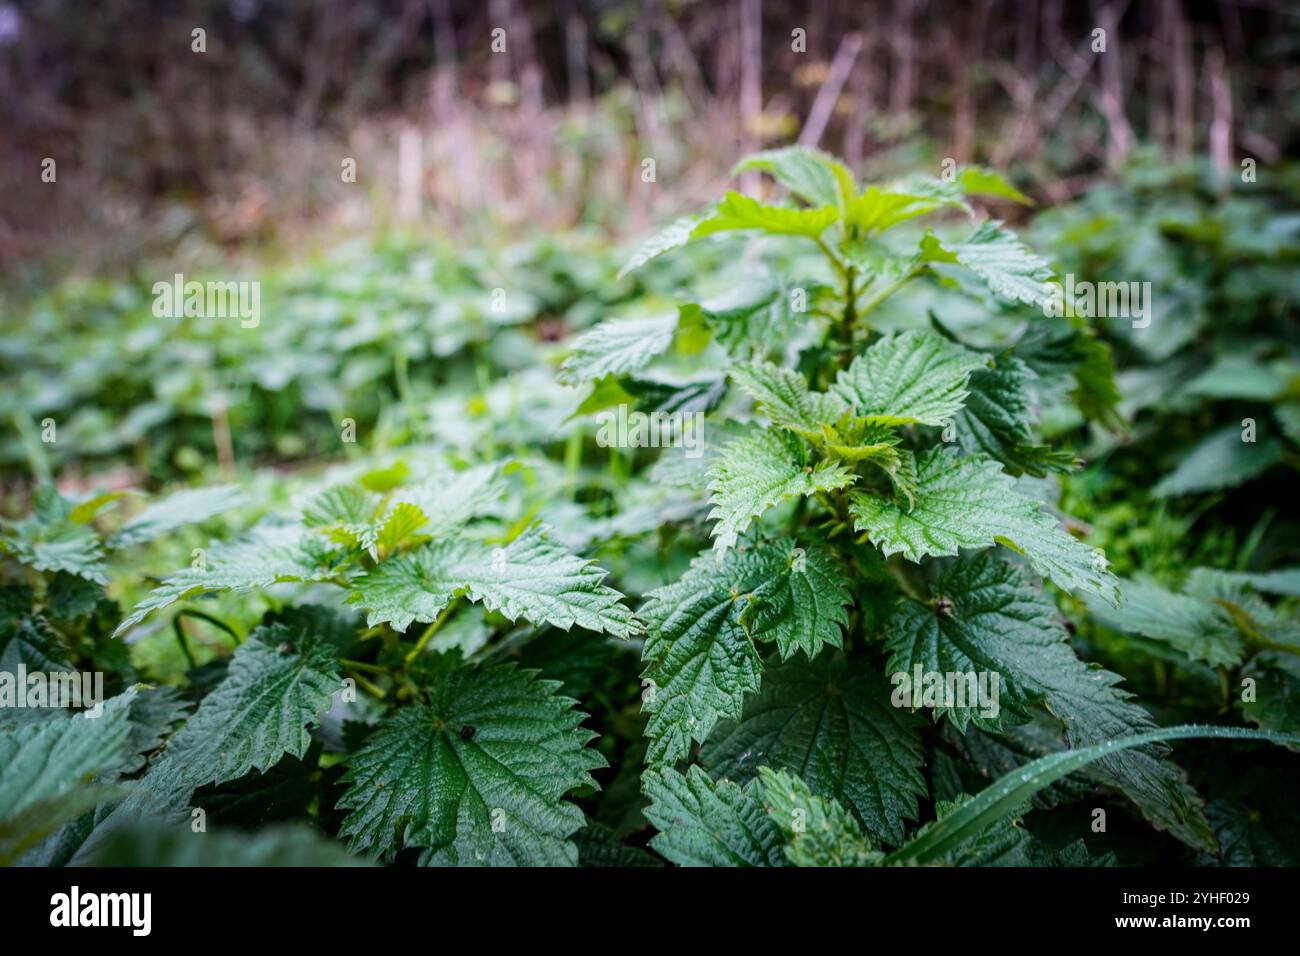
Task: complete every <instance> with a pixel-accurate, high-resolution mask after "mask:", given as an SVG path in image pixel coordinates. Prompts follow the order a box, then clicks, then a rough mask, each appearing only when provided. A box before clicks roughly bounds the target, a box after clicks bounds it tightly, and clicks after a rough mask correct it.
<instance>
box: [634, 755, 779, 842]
mask: <svg viewBox="0 0 1300 956" xmlns="http://www.w3.org/2000/svg"><path fill="white" fill-rule="evenodd" d="M642 782H643V785H644V787H645V792H646V795H647V796H648V797H649V798H650V805H649V806H648V807H646V810H645V815H646V819H647V820H649V821H650V822H651V823H652V824H654V826H655V828H656V829H657V830H658V831H659V832H658V833H657V834H655V836H654V838H653V839H652V840H651V841H650V845H651V846H652V847H653V848H654V849H655V850H657V851H658V852H660V853H662V854H663V855H664V856H665V857H667V858H668V860H669V861H671V862H673V863H676V864H677V865H678V866H784V865H785V854H784V850H783V846H782V843H783V841H782V839H781V831H780V830H779V829H778V828H777V825H776V823H775V822H774V821H773V820H772V819H771V818H770V817H769V816H768V815H767V813H766V812H765V811H764V809H763V799H762V792H761V789H760V785H759V783H758V782H757V781H754V782H752V783H750V784H749V785H748V786H746V787H739V786H737V785H736V784H734V783H732V782H731V781H730V780H721V781H719V782H718V783H714V782H713V781H712V780H711V779H709V776H708V774H706V773H705V772H704V771H703V770H701V769H700V768H699V767H691V768H690V769H689V770H688V771H687V772H686V775H685V776H683V775H682V774H680V773H678V772H677V771H676V770H673V769H672V768H670V767H664V768H663V769H660V770H648V771H646V773H645V775H644V777H642Z"/></svg>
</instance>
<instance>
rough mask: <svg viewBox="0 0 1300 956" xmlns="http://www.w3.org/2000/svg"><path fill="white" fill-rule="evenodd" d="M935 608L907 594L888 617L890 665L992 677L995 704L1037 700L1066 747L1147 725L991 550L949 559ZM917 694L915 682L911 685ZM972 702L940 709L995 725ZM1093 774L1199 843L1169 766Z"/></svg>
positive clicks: (1024, 710) (1195, 819) (1136, 763)
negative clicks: (1055, 723) (1079, 655)
mask: <svg viewBox="0 0 1300 956" xmlns="http://www.w3.org/2000/svg"><path fill="white" fill-rule="evenodd" d="M932 593H934V595H935V604H934V606H927V605H922V604H920V603H919V602H917V601H914V600H911V599H907V600H904V601H903V602H902V603H901V604H900V605H899V606H898V609H897V611H896V612H895V615H894V617H893V618H892V619H891V620H890V623H889V625H888V628H887V635H888V636H887V638H886V645H887V647H888V648H889V651H890V659H889V665H888V666H889V668H890V670H891V671H893V672H895V673H900V672H901V673H910V672H913V671H914V669H915V668H916V667H917V666H918V665H920V667H921V669H922V671H923V672H925V671H928V672H931V673H936V674H941V675H943V674H948V673H955V674H958V675H964V674H968V673H976V674H978V672H980V671H985V672H989V673H997V674H998V675H999V686H1000V691H999V708H1000V709H1001V708H1005V709H1006V710H1008V711H1010V713H1011V714H1013V715H1017V716H1019V717H1021V718H1027V717H1028V716H1030V714H1029V710H1028V708H1029V707H1030V706H1031V705H1032V704H1036V703H1040V702H1041V703H1042V704H1044V705H1045V706H1046V707H1047V709H1048V711H1050V712H1051V713H1052V715H1053V716H1055V717H1056V718H1057V719H1058V720H1060V721H1061V722H1062V725H1063V728H1064V733H1065V738H1066V740H1067V741H1068V743H1069V745H1070V746H1071V747H1075V748H1077V747H1085V746H1089V745H1091V744H1096V743H1101V742H1103V741H1107V740H1113V739H1116V738H1119V737H1123V736H1126V735H1128V734H1131V733H1133V732H1138V731H1144V730H1146V729H1147V728H1149V727H1150V726H1151V718H1150V716H1149V715H1148V714H1147V712H1146V711H1145V710H1143V709H1142V708H1141V707H1139V706H1137V705H1136V704H1134V703H1132V702H1131V701H1130V700H1129V698H1130V696H1131V695H1130V694H1128V693H1127V692H1126V691H1123V690H1121V689H1119V688H1118V687H1117V686H1116V685H1117V684H1118V683H1119V681H1120V678H1119V676H1117V675H1115V674H1112V673H1110V672H1109V671H1106V670H1103V669H1101V668H1099V667H1095V666H1090V665H1088V664H1086V663H1084V662H1083V661H1080V660H1079V659H1078V658H1077V657H1075V655H1074V652H1073V650H1072V649H1071V648H1070V645H1069V643H1068V640H1069V638H1068V635H1067V633H1066V630H1065V627H1064V626H1063V625H1062V623H1061V621H1060V619H1059V617H1058V614H1057V611H1056V608H1055V606H1054V605H1053V603H1052V602H1051V600H1050V599H1048V598H1047V597H1046V596H1045V595H1044V594H1043V593H1042V592H1041V591H1039V590H1037V589H1035V588H1034V587H1032V586H1031V585H1030V584H1029V583H1028V582H1027V581H1026V580H1025V578H1024V576H1023V573H1022V572H1021V571H1020V570H1019V569H1017V568H1016V567H1014V566H1013V565H1010V564H1008V563H1006V562H1003V561H999V560H997V559H995V558H993V557H992V556H991V555H987V554H985V555H979V556H976V557H974V558H971V559H967V560H964V561H960V562H955V563H953V564H951V565H950V566H949V567H948V568H946V569H944V570H943V571H941V572H940V573H939V574H938V575H937V576H936V578H935V581H934V584H933V587H932ZM912 693H913V695H914V697H913V699H914V700H915V694H916V693H917V691H916V688H912ZM978 710H979V708H978V707H975V706H970V705H969V703H968V704H967V705H966V706H963V707H956V706H944V707H940V708H936V711H935V716H936V718H937V717H938V716H939V715H940V714H941V713H945V712H946V713H947V714H948V715H949V718H950V719H951V720H952V721H953V722H954V724H955V725H956V726H957V727H958V728H964V727H965V726H966V722H967V721H968V720H970V721H973V722H974V723H975V724H976V725H978V726H980V727H984V728H989V729H991V728H995V727H997V726H999V724H1000V720H999V719H998V718H1000V717H1001V714H1000V713H999V714H998V715H995V717H993V718H989V717H986V716H981V715H980V714H979V713H978ZM1098 770H1099V773H1100V775H1101V776H1102V777H1103V779H1105V780H1106V782H1108V783H1110V784H1111V785H1113V786H1116V787H1118V788H1119V789H1120V790H1122V791H1123V792H1124V793H1125V794H1126V795H1127V796H1128V797H1129V798H1130V799H1131V800H1133V802H1134V803H1136V804H1137V805H1138V806H1139V808H1141V810H1142V812H1143V813H1144V814H1145V815H1146V816H1147V817H1148V818H1149V819H1150V820H1151V821H1152V822H1153V823H1155V824H1156V825H1157V826H1160V827H1163V828H1165V829H1168V830H1170V831H1171V832H1173V833H1174V834H1175V835H1176V836H1178V837H1179V838H1180V839H1182V840H1184V841H1185V842H1187V843H1189V844H1191V845H1193V846H1205V845H1206V844H1207V841H1209V839H1210V837H1209V830H1208V826H1207V825H1206V823H1205V819H1204V817H1203V815H1202V813H1201V810H1200V806H1199V799H1198V798H1197V797H1196V794H1195V793H1194V792H1193V791H1191V790H1190V789H1189V788H1188V787H1187V785H1186V783H1185V781H1184V779H1183V776H1182V774H1181V772H1180V771H1179V770H1178V768H1177V767H1176V766H1174V765H1173V764H1171V763H1170V762H1169V761H1167V760H1164V759H1163V758H1162V757H1160V756H1159V755H1158V754H1156V753H1154V752H1150V751H1147V750H1141V751H1135V752H1133V753H1127V754H1121V755H1116V756H1113V757H1108V758H1106V759H1105V760H1103V761H1102V762H1101V763H1100V765H1099V768H1098Z"/></svg>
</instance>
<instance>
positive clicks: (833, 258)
mask: <svg viewBox="0 0 1300 956" xmlns="http://www.w3.org/2000/svg"><path fill="white" fill-rule="evenodd" d="M813 242H815V243H817V248H818V249H820V250H821V251H822V255H824V256H825V257H826V258H827V260H828V261H829V262H830V264H831V265H832V266H834V267H835V271H836V272H838V273H839V274H840V275H845V274H847V272H848V270H849V268H850V267H849V266H846V265H845V264H844V261H843V260H842V259H840V257H839V256H837V255H836V254H835V252H834V250H832V249H831V247H830V246H828V245H826V240H824V239H822V237H821V236H814V237H813Z"/></svg>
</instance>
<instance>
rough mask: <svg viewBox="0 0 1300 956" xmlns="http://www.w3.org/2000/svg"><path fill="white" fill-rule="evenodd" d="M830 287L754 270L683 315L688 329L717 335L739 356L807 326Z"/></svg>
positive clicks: (775, 346)
mask: <svg viewBox="0 0 1300 956" xmlns="http://www.w3.org/2000/svg"><path fill="white" fill-rule="evenodd" d="M828 292H829V289H828V287H827V286H825V285H823V284H821V283H819V282H814V281H809V280H806V279H805V280H803V281H799V282H795V281H790V280H786V279H783V278H782V277H780V276H773V275H771V274H770V273H767V272H764V271H758V270H755V271H748V272H745V273H744V274H742V275H741V276H740V277H739V278H738V279H737V280H736V281H734V282H733V283H732V284H731V285H730V286H729V287H728V289H727V290H726V291H725V292H723V293H721V294H719V295H716V296H710V297H709V298H708V299H705V300H704V301H702V302H699V303H695V302H691V303H687V304H686V305H683V306H682V307H681V308H680V309H679V310H678V314H679V316H680V324H681V327H682V328H694V329H697V330H702V331H700V332H699V336H700V337H712V338H713V339H716V340H717V341H718V343H719V344H721V345H722V346H723V347H724V348H726V349H727V351H729V352H731V353H732V354H733V355H754V354H764V353H768V352H771V351H774V350H779V349H780V348H781V347H782V345H783V344H784V343H786V342H788V341H789V340H790V339H791V338H793V337H794V336H796V335H797V334H798V333H799V332H800V331H802V330H804V329H806V328H807V326H808V324H809V323H810V322H811V321H813V320H812V319H811V318H810V316H809V311H808V310H809V309H810V308H813V307H814V306H815V305H816V303H817V301H818V299H819V297H821V296H824V295H826V294H827V293H828ZM797 294H798V296H797ZM800 299H801V300H802V301H801V302H800V301H799V300H800ZM796 306H802V307H801V308H796Z"/></svg>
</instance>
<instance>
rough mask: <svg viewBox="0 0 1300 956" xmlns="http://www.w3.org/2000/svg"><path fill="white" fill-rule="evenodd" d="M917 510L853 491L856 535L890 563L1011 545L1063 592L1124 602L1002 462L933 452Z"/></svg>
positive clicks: (926, 457)
mask: <svg viewBox="0 0 1300 956" xmlns="http://www.w3.org/2000/svg"><path fill="white" fill-rule="evenodd" d="M916 469H917V482H918V487H917V493H916V503H915V506H914V507H913V508H912V509H911V511H910V512H909V511H906V510H904V509H903V508H900V507H899V506H898V505H897V504H896V503H895V502H893V501H887V500H885V499H884V498H879V497H875V496H873V495H869V494H867V493H865V492H857V491H855V492H851V493H850V496H849V497H850V506H849V510H850V512H851V513H852V515H853V517H854V519H855V520H854V528H855V529H856V530H858V531H865V532H866V533H867V536H868V537H869V538H870V539H871V542H872V543H873V544H875V545H876V546H877V547H879V548H881V549H882V550H883V551H884V553H885V554H886V556H888V555H891V554H896V553H901V554H902V555H903V556H904V557H905V558H907V559H908V560H909V561H918V562H919V561H920V560H921V559H922V558H923V557H926V556H936V557H938V556H945V555H955V554H957V552H958V549H960V548H987V547H991V546H992V545H994V544H1005V545H1007V546H1008V547H1010V548H1012V549H1014V550H1015V551H1017V552H1019V553H1020V554H1022V555H1024V556H1025V558H1026V559H1027V560H1028V561H1029V563H1030V564H1031V565H1032V566H1033V568H1034V570H1036V571H1037V572H1038V573H1039V574H1041V575H1043V576H1044V577H1049V578H1051V579H1052V580H1053V581H1054V582H1055V583H1056V584H1057V586H1058V587H1060V588H1062V589H1064V590H1066V591H1070V592H1074V591H1082V592H1085V593H1088V594H1096V595H1099V596H1100V597H1103V598H1105V599H1106V600H1107V601H1109V602H1110V603H1111V604H1118V603H1119V590H1118V586H1117V582H1116V580H1115V576H1114V575H1112V574H1111V573H1110V572H1109V571H1107V570H1106V569H1105V562H1104V561H1102V560H1100V559H1099V557H1098V556H1097V555H1095V554H1094V552H1093V551H1092V549H1090V548H1088V546H1087V545H1085V544H1084V543H1083V542H1081V541H1079V540H1078V539H1077V538H1074V537H1072V536H1071V535H1070V534H1068V533H1067V532H1066V531H1065V530H1064V529H1063V528H1062V527H1061V525H1060V523H1059V522H1058V521H1057V520H1056V519H1055V518H1053V517H1052V516H1051V515H1050V514H1048V513H1047V512H1045V511H1044V510H1043V509H1042V508H1041V507H1040V505H1039V503H1038V502H1037V501H1035V500H1033V499H1032V498H1029V497H1027V496H1026V495H1024V494H1022V493H1021V492H1020V491H1018V490H1017V489H1016V487H1015V482H1014V481H1012V479H1011V478H1010V477H1009V476H1007V475H1006V474H1004V473H1003V471H1002V469H1001V466H999V465H998V463H997V462H995V461H992V460H990V459H988V458H985V457H983V456H981V455H970V456H961V455H958V454H957V452H956V451H955V450H954V449H951V448H933V449H930V450H929V451H927V452H925V453H924V454H922V455H921V456H920V457H919V458H918V459H917V465H916Z"/></svg>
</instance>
